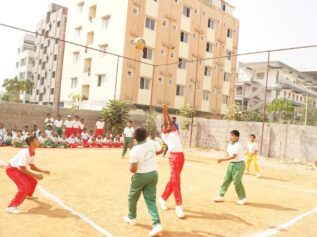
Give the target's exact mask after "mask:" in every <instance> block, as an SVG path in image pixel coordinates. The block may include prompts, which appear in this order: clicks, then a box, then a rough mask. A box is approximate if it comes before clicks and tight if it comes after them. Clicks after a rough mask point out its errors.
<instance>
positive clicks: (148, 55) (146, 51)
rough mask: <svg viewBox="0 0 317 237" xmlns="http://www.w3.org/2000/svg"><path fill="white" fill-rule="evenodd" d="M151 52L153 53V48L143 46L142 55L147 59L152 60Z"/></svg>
mask: <svg viewBox="0 0 317 237" xmlns="http://www.w3.org/2000/svg"><path fill="white" fill-rule="evenodd" d="M152 54H153V50H152V49H150V48H144V49H143V55H142V57H143V58H145V59H148V60H152Z"/></svg>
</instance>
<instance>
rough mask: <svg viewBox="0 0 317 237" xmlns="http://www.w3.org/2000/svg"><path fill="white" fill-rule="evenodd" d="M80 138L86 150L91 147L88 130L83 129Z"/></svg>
mask: <svg viewBox="0 0 317 237" xmlns="http://www.w3.org/2000/svg"><path fill="white" fill-rule="evenodd" d="M80 137H81V140H82V142H83V146H84V147H86V148H87V147H89V144H88V141H89V138H90V137H89V134H88V132H87V129H86V128H84V129H83V131H82V133H81V134H80Z"/></svg>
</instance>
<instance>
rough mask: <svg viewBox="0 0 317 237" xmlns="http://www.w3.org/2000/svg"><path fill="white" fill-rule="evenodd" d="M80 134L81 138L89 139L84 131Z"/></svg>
mask: <svg viewBox="0 0 317 237" xmlns="http://www.w3.org/2000/svg"><path fill="white" fill-rule="evenodd" d="M80 136H81V139H83V140H88V139H89V134H88V133H86V132H82V133H81V135H80Z"/></svg>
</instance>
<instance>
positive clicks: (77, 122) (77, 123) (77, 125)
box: [73, 120, 80, 128]
mask: <svg viewBox="0 0 317 237" xmlns="http://www.w3.org/2000/svg"><path fill="white" fill-rule="evenodd" d="M79 127H80V121H76V120H73V128H79Z"/></svg>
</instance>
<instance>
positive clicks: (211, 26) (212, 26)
mask: <svg viewBox="0 0 317 237" xmlns="http://www.w3.org/2000/svg"><path fill="white" fill-rule="evenodd" d="M208 28H209V29H215V22H214V21H213V20H212V19H208Z"/></svg>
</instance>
